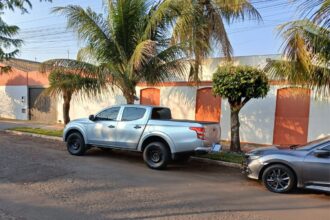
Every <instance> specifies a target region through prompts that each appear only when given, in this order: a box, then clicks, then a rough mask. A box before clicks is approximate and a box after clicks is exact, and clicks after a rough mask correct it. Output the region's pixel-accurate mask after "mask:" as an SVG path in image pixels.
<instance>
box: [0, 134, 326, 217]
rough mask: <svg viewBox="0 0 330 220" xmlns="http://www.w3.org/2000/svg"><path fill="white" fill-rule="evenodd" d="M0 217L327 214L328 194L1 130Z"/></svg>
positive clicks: (220, 170) (234, 172) (230, 171)
mask: <svg viewBox="0 0 330 220" xmlns="http://www.w3.org/2000/svg"><path fill="white" fill-rule="evenodd" d="M0 152H1V153H0V219H1V220H2V219H5V220H9V219H33V220H34V219H36V220H38V219H42V220H44V219H118V220H121V219H224V220H227V219H228V220H229V219H235V220H241V219H242V220H243V219H244V220H245V219H249V220H254V219H257V220H267V219H281V220H284V219H300V220H302V219H304V220H305V219H313V220H323V219H324V220H329V219H330V196H329V195H325V194H322V193H318V192H313V191H297V192H294V193H292V194H286V195H280V194H274V193H270V192H268V191H267V190H265V189H264V188H263V187H262V186H261V185H260V184H259V183H258V182H256V181H251V180H247V179H245V177H244V176H242V175H241V174H240V171H239V170H237V169H231V168H226V167H214V166H210V165H204V164H198V163H192V162H190V163H188V164H184V165H182V164H173V165H171V166H170V167H169V169H167V170H165V171H155V170H151V169H149V168H147V167H146V166H145V164H144V163H143V161H142V159H141V155H139V154H135V153H123V152H110V153H104V152H102V151H101V150H98V149H95V150H91V151H89V152H88V153H87V155H85V156H83V157H74V156H70V155H69V154H68V153H67V152H66V150H65V146H64V144H63V143H61V142H56V141H48V140H44V139H39V138H32V137H26V136H15V135H11V134H7V133H4V132H1V131H0Z"/></svg>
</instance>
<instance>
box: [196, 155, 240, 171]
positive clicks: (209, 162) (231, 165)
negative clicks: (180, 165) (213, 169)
mask: <svg viewBox="0 0 330 220" xmlns="http://www.w3.org/2000/svg"><path fill="white" fill-rule="evenodd" d="M191 160H192V161H196V162H200V163H207V164H212V165H217V166H225V167H231V168H236V169H241V168H242V166H241V165H240V164H238V163H230V162H225V161H220V160H211V159H207V158H200V157H191Z"/></svg>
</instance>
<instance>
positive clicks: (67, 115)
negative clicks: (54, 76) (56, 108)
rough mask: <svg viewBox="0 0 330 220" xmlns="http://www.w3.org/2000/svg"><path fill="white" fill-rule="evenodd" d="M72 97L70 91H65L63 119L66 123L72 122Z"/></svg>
mask: <svg viewBox="0 0 330 220" xmlns="http://www.w3.org/2000/svg"><path fill="white" fill-rule="evenodd" d="M71 98H72V93H71V92H69V91H63V100H64V102H63V121H64V124H68V123H69V122H70V102H71Z"/></svg>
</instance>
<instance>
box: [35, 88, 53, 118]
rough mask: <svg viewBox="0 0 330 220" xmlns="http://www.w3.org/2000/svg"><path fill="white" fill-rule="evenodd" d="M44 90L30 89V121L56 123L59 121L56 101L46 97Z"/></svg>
mask: <svg viewBox="0 0 330 220" xmlns="http://www.w3.org/2000/svg"><path fill="white" fill-rule="evenodd" d="M44 90H45V89H44V88H29V119H30V120H31V121H41V122H47V123H54V122H56V121H57V103H56V100H55V99H53V98H51V97H49V96H45V95H44V94H42V93H43V91H44Z"/></svg>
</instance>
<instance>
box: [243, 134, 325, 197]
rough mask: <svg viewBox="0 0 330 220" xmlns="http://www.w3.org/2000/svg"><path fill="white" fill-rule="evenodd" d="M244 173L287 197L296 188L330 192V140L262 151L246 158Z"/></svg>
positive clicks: (252, 152) (268, 148)
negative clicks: (285, 194) (287, 193)
mask: <svg viewBox="0 0 330 220" xmlns="http://www.w3.org/2000/svg"><path fill="white" fill-rule="evenodd" d="M243 167H244V168H243V169H244V173H246V174H247V176H248V177H249V178H251V179H257V180H261V181H262V182H263V184H264V185H265V186H266V188H267V189H268V190H270V191H272V192H276V193H286V192H289V191H290V190H292V189H293V188H294V187H298V188H306V189H316V190H322V191H327V192H330V137H327V138H323V139H320V140H316V141H312V142H310V143H307V144H306V145H303V146H291V147H290V149H280V148H278V147H275V146H274V147H266V148H258V149H256V150H253V151H251V152H249V153H247V154H246V160H245V163H244V166H243Z"/></svg>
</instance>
